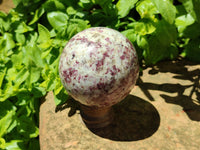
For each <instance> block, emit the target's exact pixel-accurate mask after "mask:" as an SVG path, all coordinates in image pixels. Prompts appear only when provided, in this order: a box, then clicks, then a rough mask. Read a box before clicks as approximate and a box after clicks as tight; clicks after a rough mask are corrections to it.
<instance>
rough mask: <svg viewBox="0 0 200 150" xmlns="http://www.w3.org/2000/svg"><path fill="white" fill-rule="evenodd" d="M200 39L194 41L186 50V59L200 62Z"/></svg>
mask: <svg viewBox="0 0 200 150" xmlns="http://www.w3.org/2000/svg"><path fill="white" fill-rule="evenodd" d="M199 41H200V37H199V38H196V39H192V40H191V41H190V42H189V43H188V45H187V46H186V48H185V50H184V51H185V53H186V57H187V58H189V59H190V60H192V61H196V62H200V57H199V56H200V42H199Z"/></svg>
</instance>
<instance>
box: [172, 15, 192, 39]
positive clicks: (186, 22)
mask: <svg viewBox="0 0 200 150" xmlns="http://www.w3.org/2000/svg"><path fill="white" fill-rule="evenodd" d="M194 22H195V20H194V19H193V17H192V16H191V15H190V14H186V15H182V16H179V17H177V18H176V20H175V24H176V26H177V28H178V31H179V34H180V36H182V35H183V31H184V30H185V29H186V28H187V26H190V25H192V24H193V23H194ZM192 34H193V33H192Z"/></svg>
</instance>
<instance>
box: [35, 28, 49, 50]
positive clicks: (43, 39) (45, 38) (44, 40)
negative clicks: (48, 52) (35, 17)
mask: <svg viewBox="0 0 200 150" xmlns="http://www.w3.org/2000/svg"><path fill="white" fill-rule="evenodd" d="M38 32H39V38H38V42H39V43H40V45H39V47H41V48H48V47H50V46H51V39H50V38H51V35H50V32H49V30H48V29H47V28H46V27H45V26H43V25H41V24H38Z"/></svg>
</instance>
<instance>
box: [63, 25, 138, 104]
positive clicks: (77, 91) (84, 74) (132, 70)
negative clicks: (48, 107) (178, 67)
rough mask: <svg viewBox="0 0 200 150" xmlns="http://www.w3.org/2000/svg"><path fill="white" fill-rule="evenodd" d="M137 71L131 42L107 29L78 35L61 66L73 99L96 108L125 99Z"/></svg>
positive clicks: (92, 29)
mask: <svg viewBox="0 0 200 150" xmlns="http://www.w3.org/2000/svg"><path fill="white" fill-rule="evenodd" d="M138 69H139V66H138V60H137V54H136V51H135V49H134V47H133V45H132V44H131V42H130V41H129V40H128V39H127V38H126V37H125V36H123V35H122V34H121V33H120V32H118V31H116V30H113V29H109V28H105V27H95V28H89V29H86V30H84V31H82V32H80V33H78V34H76V35H75V36H74V37H73V38H72V39H71V40H70V41H69V42H68V43H67V45H66V46H65V48H64V50H63V52H62V55H61V58H60V63H59V73H60V78H61V81H62V83H63V85H64V87H65V88H66V90H67V91H68V92H69V93H70V94H71V95H72V97H73V98H74V99H76V100H78V101H79V102H81V103H82V104H84V105H87V106H97V107H105V106H111V105H114V104H116V103H117V102H119V101H121V100H122V99H123V98H125V96H126V95H127V94H128V93H129V92H130V91H131V89H132V88H133V86H134V85H135V82H136V79H137V76H138Z"/></svg>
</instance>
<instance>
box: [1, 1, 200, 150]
mask: <svg viewBox="0 0 200 150" xmlns="http://www.w3.org/2000/svg"><path fill="white" fill-rule="evenodd" d="M13 2H14V4H15V6H16V8H14V9H12V10H11V11H10V12H9V13H8V14H5V13H3V12H0V149H9V150H12V149H13V150H14V149H15V150H17V149H34V150H35V149H39V140H38V137H39V129H38V128H39V127H38V124H39V118H38V116H39V115H38V113H39V104H40V100H41V98H42V97H43V96H45V95H46V93H47V92H48V91H53V93H54V99H55V103H56V105H58V104H61V103H63V102H64V101H65V100H66V99H67V97H68V95H67V93H66V92H65V90H64V88H63V86H62V85H61V82H60V79H59V76H58V61H59V56H60V54H61V52H62V50H63V48H64V46H65V44H66V43H67V41H68V40H69V39H70V38H71V37H72V36H73V35H74V34H76V33H78V32H80V31H82V30H84V29H86V28H89V27H95V26H106V27H109V28H113V29H116V30H118V31H120V32H121V33H122V34H124V35H125V36H127V37H128V38H129V39H130V41H131V42H132V43H133V44H134V46H135V47H136V50H137V52H138V56H139V60H140V65H141V66H143V65H145V66H148V65H153V64H156V63H157V62H158V61H161V60H164V59H175V58H176V57H177V56H179V55H181V56H182V57H186V58H188V59H190V60H192V61H197V62H200V30H199V28H200V9H199V7H200V1H199V0H179V1H177V0H140V1H139V0H73V1H72V0H46V1H44V0H13ZM61 98H62V99H61Z"/></svg>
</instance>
